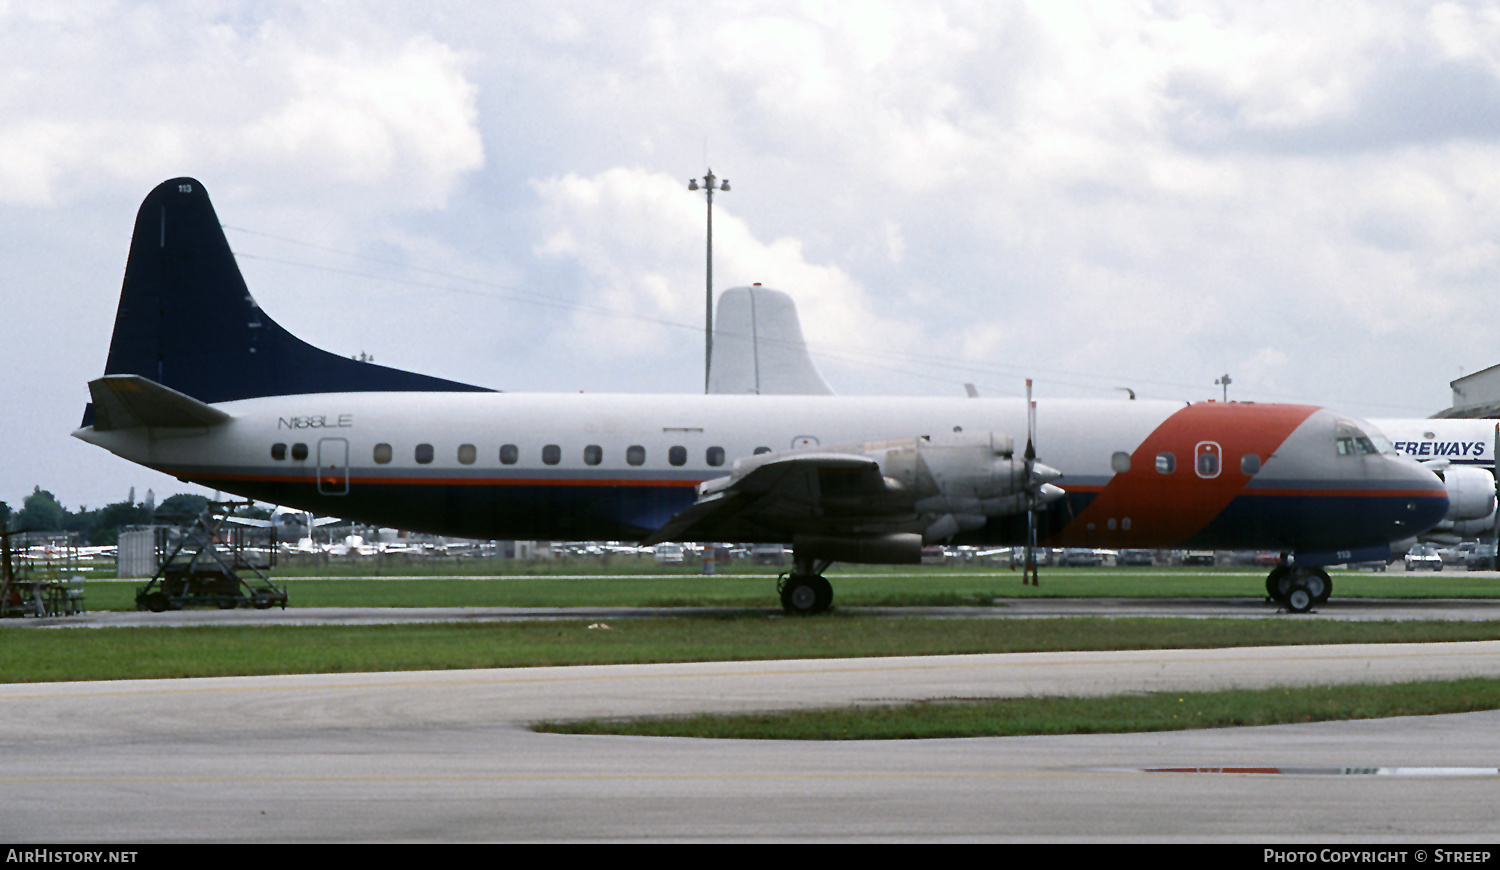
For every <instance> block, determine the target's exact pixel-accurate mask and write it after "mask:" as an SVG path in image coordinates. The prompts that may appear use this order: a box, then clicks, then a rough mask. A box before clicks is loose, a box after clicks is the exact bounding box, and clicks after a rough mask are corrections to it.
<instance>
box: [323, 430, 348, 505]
mask: <svg viewBox="0 0 1500 870" xmlns="http://www.w3.org/2000/svg"><path fill="white" fill-rule="evenodd" d="M318 494H319V495H348V494H349V441H348V440H347V439H344V438H320V439H318Z"/></svg>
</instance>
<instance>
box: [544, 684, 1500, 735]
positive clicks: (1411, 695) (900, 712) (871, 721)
mask: <svg viewBox="0 0 1500 870" xmlns="http://www.w3.org/2000/svg"><path fill="white" fill-rule="evenodd" d="M1495 709H1500V680H1489V679H1467V680H1453V681H1437V682H1421V683H1398V684H1389V685H1380V684H1376V685H1350V686H1315V687H1309V688H1276V689H1258V690H1249V689H1236V690H1229V691H1223V692H1170V693H1169V692H1157V693H1152V694H1146V695H1115V696H1110V697H1104V698H1062V697H1051V698H994V699H975V700H971V701H924V702H920V703H915V704H902V705H869V704H861V705H857V706H852V707H842V708H836V709H830V710H809V711H797V712H788V713H764V714H749V715H700V716H682V717H670V718H658V719H632V720H606V719H587V720H582V721H574V722H540V723H537V724H536V725H534V726H533V727H534V729H535V730H537V731H548V732H554V733H562V734H628V735H638V736H653V737H709V738H732V739H754V740H912V739H930V738H941V737H1011V736H1019V735H1026V734H1105V733H1111V734H1113V733H1125V732H1132V731H1182V730H1187V729H1193V728H1232V727H1240V726H1246V725H1282V724H1288V723H1293V722H1327V721H1342V720H1350V719H1376V718H1385V717H1389V716H1424V715H1433V714H1439V713H1466V712H1470V711H1475V710H1495Z"/></svg>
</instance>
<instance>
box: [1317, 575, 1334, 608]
mask: <svg viewBox="0 0 1500 870" xmlns="http://www.w3.org/2000/svg"><path fill="white" fill-rule="evenodd" d="M1314 573H1316V574H1317V575H1318V579H1319V580H1321V581H1323V591H1322V592H1319V593H1318V594H1317V595H1314V596H1313V603H1314V604H1327V603H1328V596H1330V595H1332V594H1333V578H1332V577H1329V576H1328V572H1327V571H1324V570H1323V569H1322V568H1317V569H1315V571H1314Z"/></svg>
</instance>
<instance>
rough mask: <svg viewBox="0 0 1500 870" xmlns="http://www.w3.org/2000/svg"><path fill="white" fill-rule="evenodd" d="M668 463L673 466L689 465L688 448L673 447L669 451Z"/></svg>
mask: <svg viewBox="0 0 1500 870" xmlns="http://www.w3.org/2000/svg"><path fill="white" fill-rule="evenodd" d="M667 461H668V462H670V463H672V464H673V465H687V448H686V447H673V448H672V449H671V450H668V451H667Z"/></svg>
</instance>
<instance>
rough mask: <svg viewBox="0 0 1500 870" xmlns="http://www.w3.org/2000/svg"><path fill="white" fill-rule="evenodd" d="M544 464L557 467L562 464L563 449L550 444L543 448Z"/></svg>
mask: <svg viewBox="0 0 1500 870" xmlns="http://www.w3.org/2000/svg"><path fill="white" fill-rule="evenodd" d="M542 462H543V463H545V464H547V465H556V464H557V463H559V462H562V448H561V447H558V446H557V445H556V444H548V445H547V446H546V447H543V448H542Z"/></svg>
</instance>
